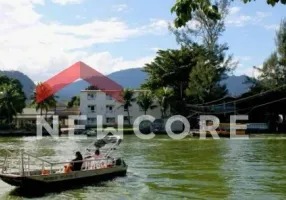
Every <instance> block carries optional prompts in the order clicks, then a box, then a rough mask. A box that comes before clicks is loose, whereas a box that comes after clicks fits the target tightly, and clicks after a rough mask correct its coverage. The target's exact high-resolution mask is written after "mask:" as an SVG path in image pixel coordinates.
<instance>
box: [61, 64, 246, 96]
mask: <svg viewBox="0 0 286 200" xmlns="http://www.w3.org/2000/svg"><path fill="white" fill-rule="evenodd" d="M141 70H142V69H141V68H134V69H127V70H121V71H117V72H114V73H111V74H109V75H107V77H108V78H110V79H112V80H113V81H115V82H117V83H118V84H120V85H121V86H122V87H124V88H134V89H135V88H139V87H140V85H141V84H142V83H143V82H144V81H145V80H146V79H147V78H148V75H147V74H146V73H145V72H143V71H141ZM246 77H247V76H245V75H242V76H229V77H228V78H227V79H225V80H223V81H222V82H221V83H222V84H226V86H227V89H228V91H229V94H230V95H232V96H238V95H241V94H243V93H245V92H247V91H248V88H249V86H250V85H247V84H244V82H245V81H246ZM88 85H89V84H88V83H87V82H85V81H83V80H79V81H77V82H74V83H73V84H71V85H68V86H67V87H65V88H63V89H62V90H61V91H59V92H58V94H57V95H58V96H60V98H61V99H70V98H71V97H72V96H76V95H79V93H80V91H81V90H83V89H85V88H87V87H88Z"/></svg>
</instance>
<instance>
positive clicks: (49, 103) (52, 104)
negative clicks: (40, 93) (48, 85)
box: [45, 95, 58, 118]
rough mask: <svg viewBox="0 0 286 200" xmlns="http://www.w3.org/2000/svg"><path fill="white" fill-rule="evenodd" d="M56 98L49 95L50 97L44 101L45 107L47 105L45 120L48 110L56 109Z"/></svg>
mask: <svg viewBox="0 0 286 200" xmlns="http://www.w3.org/2000/svg"><path fill="white" fill-rule="evenodd" d="M56 98H58V97H57V96H55V95H51V96H49V97H48V98H47V99H46V100H45V101H46V105H47V107H46V118H47V116H48V111H49V109H51V108H56V106H57V100H56Z"/></svg>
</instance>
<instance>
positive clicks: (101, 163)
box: [2, 149, 114, 176]
mask: <svg viewBox="0 0 286 200" xmlns="http://www.w3.org/2000/svg"><path fill="white" fill-rule="evenodd" d="M5 151H6V153H7V154H6V156H5V159H4V161H3V165H2V174H4V173H5V174H9V173H13V174H15V173H17V174H18V173H19V175H21V176H31V172H32V171H39V172H43V171H44V170H47V168H48V171H49V174H55V173H65V172H64V166H65V165H67V164H74V163H82V169H81V170H83V171H86V170H94V169H98V168H104V167H107V166H108V165H110V166H112V165H113V162H114V159H112V158H98V159H96V158H93V159H90V158H86V159H84V160H79V161H66V162H50V161H47V160H45V159H42V158H39V157H37V156H34V155H32V154H30V153H27V152H24V151H21V153H20V159H19V160H18V161H20V162H19V163H18V165H19V171H18V172H12V171H11V172H9V171H8V169H10V168H9V164H8V162H7V161H8V158H9V156H13V155H14V154H13V153H12V152H11V151H9V150H6V149H5ZM31 158H34V159H36V160H37V161H40V162H41V167H40V168H39V165H36V166H37V167H35V169H32V166H33V165H31ZM32 163H33V164H35V163H34V162H32ZM59 165H60V166H61V167H59ZM46 166H48V167H46ZM31 169H32V170H31ZM11 170H13V169H12V168H11Z"/></svg>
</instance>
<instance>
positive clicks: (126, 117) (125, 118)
mask: <svg viewBox="0 0 286 200" xmlns="http://www.w3.org/2000/svg"><path fill="white" fill-rule="evenodd" d="M129 118H130V121H131V120H132V117H131V116H130V117H128V116H124V122H129V120H128V119H129Z"/></svg>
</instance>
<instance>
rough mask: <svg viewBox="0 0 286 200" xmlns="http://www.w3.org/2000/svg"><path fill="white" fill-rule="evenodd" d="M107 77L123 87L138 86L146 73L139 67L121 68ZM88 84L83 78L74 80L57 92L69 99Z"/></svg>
mask: <svg viewBox="0 0 286 200" xmlns="http://www.w3.org/2000/svg"><path fill="white" fill-rule="evenodd" d="M107 77H108V78H110V79H111V80H113V81H115V82H116V83H118V84H119V85H121V86H122V87H124V88H134V89H135V88H139V87H140V85H141V84H142V83H143V82H144V81H145V79H147V74H146V73H145V72H142V71H141V68H134V69H127V70H121V71H117V72H114V73H111V74H109V75H107ZM88 86H89V84H88V83H87V82H85V81H84V80H79V81H76V82H74V83H72V84H70V85H68V86H66V87H65V88H63V89H62V90H61V91H59V92H58V93H57V95H58V96H59V97H60V98H61V99H70V98H71V97H73V96H76V95H79V93H80V91H81V90H83V89H85V88H87V87H88Z"/></svg>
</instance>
